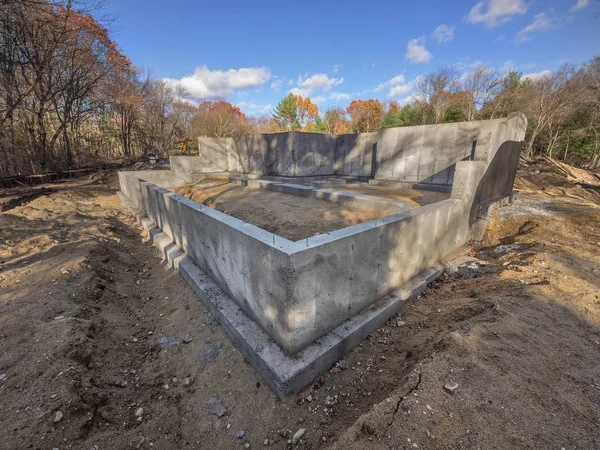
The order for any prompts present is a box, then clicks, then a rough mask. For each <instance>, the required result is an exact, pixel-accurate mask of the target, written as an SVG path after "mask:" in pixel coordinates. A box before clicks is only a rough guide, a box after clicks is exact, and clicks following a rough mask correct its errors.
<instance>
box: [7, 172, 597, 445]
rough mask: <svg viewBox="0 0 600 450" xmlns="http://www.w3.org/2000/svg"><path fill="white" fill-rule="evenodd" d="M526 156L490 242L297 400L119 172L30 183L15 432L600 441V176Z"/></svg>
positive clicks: (11, 340) (185, 441)
mask: <svg viewBox="0 0 600 450" xmlns="http://www.w3.org/2000/svg"><path fill="white" fill-rule="evenodd" d="M519 174H520V175H519V179H518V186H519V187H520V188H521V189H523V190H525V191H526V192H525V193H524V194H523V195H521V197H520V199H519V200H518V201H517V202H516V203H515V204H513V205H511V206H510V207H507V208H505V209H503V210H501V212H500V215H498V217H497V218H496V220H495V221H494V222H493V223H492V224H491V225H490V229H489V233H488V236H487V238H486V240H485V241H484V242H483V243H480V244H478V245H476V246H473V247H471V248H469V249H468V250H469V252H468V255H467V256H462V257H459V258H458V259H456V260H453V261H452V263H451V264H450V265H449V271H448V274H447V276H446V277H444V278H443V279H441V280H440V281H439V282H436V283H434V285H432V286H431V287H430V289H429V290H428V291H427V292H426V293H425V294H424V295H422V296H421V297H420V298H418V299H415V300H414V301H412V302H410V303H409V304H408V305H407V307H406V308H405V309H404V310H403V311H402V313H401V314H400V315H399V316H397V317H394V318H393V319H392V320H390V321H389V322H388V323H387V324H386V325H385V326H384V327H382V328H381V329H379V330H378V331H377V332H375V333H373V334H372V335H371V336H370V337H369V339H367V340H366V341H365V342H363V343H362V344H361V345H360V346H359V347H357V348H356V349H355V350H353V351H352V352H351V353H350V354H349V355H348V357H347V358H346V359H345V361H343V362H341V364H339V365H336V366H334V367H332V368H331V369H330V370H329V371H328V373H327V374H325V375H324V376H323V377H322V378H321V379H320V380H319V381H318V382H317V383H316V384H315V385H314V386H312V387H310V388H309V389H307V390H306V391H305V392H304V393H302V394H301V395H300V396H298V397H297V398H290V399H287V400H285V401H280V400H278V399H277V398H276V397H275V396H274V395H273V394H272V393H271V392H270V391H269V389H268V388H267V387H266V386H265V385H263V384H262V382H261V380H260V378H259V377H258V376H257V375H256V373H255V371H254V370H253V368H252V367H251V366H250V365H249V364H248V363H246V362H245V361H244V359H243V357H242V356H241V355H240V353H239V352H238V351H237V350H236V349H235V348H234V347H233V345H232V344H231V342H230V341H229V340H228V338H227V337H226V335H225V334H224V332H223V330H222V329H221V328H220V326H219V325H218V324H216V323H215V322H214V320H213V319H212V318H211V317H210V315H209V314H208V313H207V312H206V309H205V308H204V306H203V305H202V303H201V302H200V301H199V300H197V298H196V297H195V295H194V294H193V293H192V291H191V289H190V288H189V287H188V286H187V284H186V283H185V282H184V281H183V280H182V279H181V278H180V276H179V275H178V274H177V273H175V272H171V271H169V270H168V269H167V268H166V267H165V266H164V265H162V264H161V263H160V260H159V259H157V252H156V251H155V250H154V248H152V247H151V246H150V245H149V244H148V243H145V239H144V236H143V235H141V232H140V230H139V228H137V227H136V225H135V224H134V221H133V219H132V218H131V217H130V216H129V215H128V214H126V213H125V212H124V211H123V209H122V208H121V205H120V204H119V201H118V199H117V197H116V196H115V191H116V189H117V188H118V187H117V181H116V176H115V175H114V174H110V173H105V174H99V175H95V176H93V177H91V178H90V179H87V178H85V179H80V180H75V181H74V180H71V181H69V182H65V183H59V184H55V185H52V186H47V187H46V188H51V189H52V192H46V193H42V195H41V196H39V197H37V198H32V197H29V198H27V197H25V195H26V192H21V193H20V195H24V197H23V201H24V202H25V204H24V205H22V206H17V207H14V206H15V205H17V204H18V203H19V202H18V201H15V200H13V203H12V205H11V207H10V208H7V210H6V211H4V212H3V213H2V214H1V215H0V344H1V348H2V352H1V353H0V406H1V411H2V414H0V430H2V435H1V438H0V448H2V449H25V448H32V449H54V448H57V449H60V450H63V449H92V448H93V449H98V450H100V449H135V448H139V449H193V448H197V449H235V448H246V447H250V448H262V447H263V446H264V445H265V443H266V444H267V445H271V446H272V447H270V448H277V449H288V448H306V449H316V448H332V449H402V448H408V449H411V448H424V449H471V448H481V449H491V448H495V449H505V448H506V449H509V448H510V449H514V448H536V449H562V448H565V449H568V450H571V449H595V448H600V363H599V361H600V298H599V296H600V272H599V270H600V207H599V205H600V194H599V193H598V191H597V190H595V189H584V188H583V187H581V186H578V185H577V184H575V183H576V181H574V180H571V179H569V178H568V177H567V176H566V175H565V174H563V173H562V172H561V171H560V170H558V169H556V168H555V167H553V166H551V165H549V164H548V163H545V162H543V161H541V162H539V163H536V164H534V165H530V166H529V167H526V168H522V169H521V170H520V172H519ZM592 181H593V180H592ZM542 187H543V188H544V189H543V190H542V189H541V188H542ZM36 189H37V188H36ZM9 194H11V192H8V191H6V192H3V193H2V196H8V195H9ZM450 382H454V383H457V384H458V387H457V389H456V390H455V391H454V392H453V393H452V394H451V393H449V392H447V391H445V390H444V385H445V384H447V383H450ZM299 429H305V430H306V431H305V433H304V435H303V437H302V438H301V439H300V440H299V441H298V442H296V443H292V442H291V438H292V436H293V434H294V433H296V432H297V431H298V430H299ZM238 436H240V437H238Z"/></svg>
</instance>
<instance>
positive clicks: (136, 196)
mask: <svg viewBox="0 0 600 450" xmlns="http://www.w3.org/2000/svg"><path fill="white" fill-rule="evenodd" d="M142 181H148V182H150V183H155V184H157V185H160V186H162V187H164V188H167V189H170V188H175V187H177V186H180V185H181V184H182V183H183V182H185V181H186V180H185V179H184V178H183V177H181V176H180V175H179V174H177V173H175V172H173V171H171V170H136V171H128V172H119V185H120V186H121V192H123V194H125V196H126V197H127V198H128V199H129V200H130V201H131V203H132V204H133V205H134V206H135V207H136V208H137V209H140V210H145V204H144V199H143V197H142V188H141V184H140V183H141V182H142Z"/></svg>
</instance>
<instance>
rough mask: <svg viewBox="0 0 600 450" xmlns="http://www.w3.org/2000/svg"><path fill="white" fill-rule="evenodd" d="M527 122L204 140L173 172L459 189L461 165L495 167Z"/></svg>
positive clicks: (174, 161)
mask: <svg viewBox="0 0 600 450" xmlns="http://www.w3.org/2000/svg"><path fill="white" fill-rule="evenodd" d="M524 121H525V118H524V116H522V115H518V114H517V115H512V116H510V117H508V118H502V119H495V120H481V121H472V122H459V123H447V124H439V125H422V126H415V127H396V128H385V129H382V130H380V131H379V132H373V133H360V134H345V135H339V136H332V135H326V134H319V133H301V132H285V133H274V134H261V135H252V136H240V137H233V138H220V139H217V138H204V137H201V138H199V139H198V144H199V156H197V157H186V156H173V157H171V166H172V169H173V170H175V171H177V172H180V171H181V172H182V173H184V174H186V176H188V177H189V176H190V174H191V175H192V176H193V174H200V175H202V174H203V173H211V172H223V173H232V174H243V175H255V176H263V175H267V176H283V177H312V176H314V177H318V176H333V175H340V176H344V175H346V176H357V177H362V178H373V179H374V181H376V182H403V183H413V184H416V183H418V184H423V185H427V184H431V185H436V186H451V185H452V182H453V179H454V173H455V164H456V163H457V162H458V161H461V160H468V159H473V160H486V161H488V162H489V161H491V158H488V157H489V156H490V154H491V153H493V152H495V151H496V150H497V148H498V147H496V145H497V140H498V139H501V138H502V134H503V133H504V131H503V130H504V129H505V128H507V127H508V128H509V129H510V128H514V127H515V126H517V127H521V124H522V123H524ZM517 122H519V124H517ZM492 140H493V142H492ZM492 156H493V155H492ZM194 158H195V159H194Z"/></svg>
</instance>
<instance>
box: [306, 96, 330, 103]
mask: <svg viewBox="0 0 600 450" xmlns="http://www.w3.org/2000/svg"><path fill="white" fill-rule="evenodd" d="M310 100H311V101H312V102H313V103H314V104H315V105H320V104H321V103H324V102H325V101H326V100H327V99H326V98H325V97H322V96H320V95H318V96H316V97H312V98H311V99H310Z"/></svg>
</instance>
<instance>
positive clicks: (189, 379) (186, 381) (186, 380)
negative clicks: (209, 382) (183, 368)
mask: <svg viewBox="0 0 600 450" xmlns="http://www.w3.org/2000/svg"><path fill="white" fill-rule="evenodd" d="M193 382H194V378H193V377H187V378H184V379H183V385H184V386H191V385H192V383H193Z"/></svg>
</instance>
